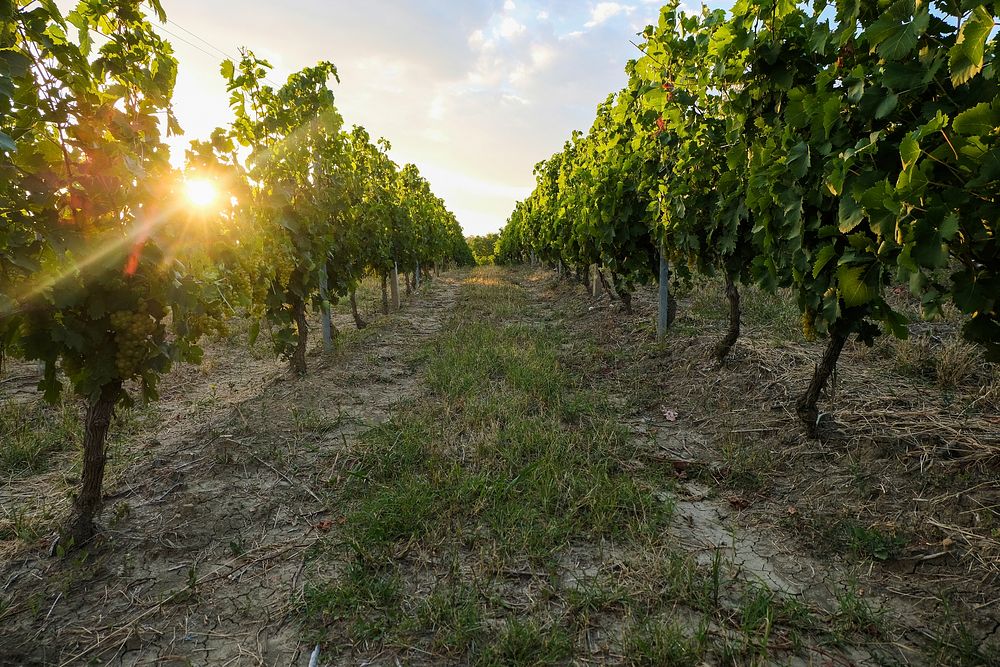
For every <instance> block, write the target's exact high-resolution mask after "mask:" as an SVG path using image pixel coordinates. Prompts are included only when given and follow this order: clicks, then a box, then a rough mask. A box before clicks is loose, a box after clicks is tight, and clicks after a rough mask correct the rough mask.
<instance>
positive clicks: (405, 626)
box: [301, 268, 875, 665]
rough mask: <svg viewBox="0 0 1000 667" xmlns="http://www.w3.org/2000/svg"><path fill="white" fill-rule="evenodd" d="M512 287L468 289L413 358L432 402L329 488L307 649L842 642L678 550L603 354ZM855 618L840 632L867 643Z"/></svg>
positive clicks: (743, 458) (457, 655)
mask: <svg viewBox="0 0 1000 667" xmlns="http://www.w3.org/2000/svg"><path fill="white" fill-rule="evenodd" d="M505 275H506V274H504V272H503V270H500V269H495V268H485V269H482V268H481V269H478V270H476V271H475V272H474V273H473V274H472V275H471V277H470V278H469V279H468V280H467V281H466V282H465V283H464V284H463V285H462V287H461V290H460V294H459V299H458V303H457V306H456V308H455V312H454V315H453V317H452V319H450V320H449V321H448V322H446V323H445V324H444V326H443V327H442V329H441V331H440V332H439V333H438V334H437V335H436V336H435V337H434V338H432V339H431V340H430V341H429V342H428V343H427V344H425V345H424V346H423V347H422V348H421V349H420V350H419V351H417V352H416V353H415V356H414V360H413V361H414V364H415V365H416V366H417V367H418V368H420V370H421V372H422V374H423V382H424V385H425V391H424V392H423V393H422V394H421V395H420V396H419V398H414V399H409V400H406V401H404V402H402V403H400V404H397V406H396V407H395V408H394V411H393V414H392V416H391V418H390V419H389V420H388V421H387V422H385V423H383V424H381V425H378V426H376V427H374V428H372V429H370V430H369V431H368V432H366V433H365V434H363V435H362V436H361V438H360V439H359V440H358V441H356V442H353V443H349V445H348V447H349V450H348V451H347V452H342V453H340V454H338V460H341V461H342V465H347V467H348V470H347V474H346V481H342V482H341V483H339V484H338V485H337V486H336V487H331V488H330V489H329V490H328V491H329V495H330V497H331V500H332V502H333V503H335V505H334V506H333V507H331V511H336V512H337V513H338V514H342V515H343V516H344V517H345V520H344V522H343V525H342V526H338V528H337V530H336V531H335V533H331V535H330V537H329V538H327V539H328V543H327V545H326V547H325V548H324V549H318V550H317V551H316V552H315V556H316V562H314V564H313V567H310V572H311V574H310V575H308V576H309V582H310V583H309V584H308V586H307V587H306V590H305V594H304V598H303V601H302V612H303V614H304V616H305V617H306V618H305V620H306V627H307V628H309V629H310V632H311V633H312V634H311V637H310V640H318V641H320V642H321V643H324V644H325V645H326V646H328V647H335V646H340V647H344V646H353V647H354V648H355V651H358V652H361V653H363V654H365V655H367V654H368V653H367V652H370V651H384V650H390V651H395V652H397V654H398V655H399V656H400V660H401V662H406V661H407V659H408V658H409V657H413V656H416V657H419V658H420V660H421V661H427V660H430V661H431V662H434V661H435V660H436V661H439V662H457V663H461V664H471V665H550V664H566V663H567V662H569V661H571V660H572V659H574V658H579V657H584V656H588V657H589V656H593V653H592V651H593V646H592V645H591V644H590V642H591V639H590V637H591V635H592V633H593V632H594V631H595V629H599V630H600V634H601V635H602V636H603V637H604V640H603V641H604V642H605V644H604V647H603V648H602V649H601V650H602V651H604V653H603V654H599V655H604V656H605V657H610V656H612V655H614V656H622V657H623V659H624V661H625V662H626V663H627V664H633V665H661V664H663V665H697V664H701V663H703V662H708V663H709V664H714V663H715V662H718V661H723V662H726V663H727V664H764V663H766V662H767V661H768V660H772V659H775V658H776V657H778V658H783V657H786V656H787V655H788V651H789V650H795V649H797V648H799V647H800V646H802V645H804V644H805V643H807V642H811V641H817V638H821V639H822V640H823V641H825V640H826V639H825V638H827V637H829V636H832V635H833V634H834V627H833V621H832V617H831V616H823V615H822V614H818V615H817V613H814V610H811V609H810V608H807V607H806V606H805V605H804V604H802V603H799V602H797V601H795V600H793V599H790V598H788V597H787V596H784V595H781V594H779V593H777V592H774V591H772V590H770V589H768V588H767V587H765V586H763V585H762V584H757V583H753V582H748V581H747V580H746V574H745V573H743V572H741V569H740V568H739V567H738V566H736V565H735V564H734V563H733V562H732V561H731V560H729V558H730V557H729V556H727V555H726V553H725V552H724V551H721V550H716V551H714V552H713V553H712V554H709V558H708V559H707V560H702V561H699V559H698V557H696V556H695V555H693V554H688V553H685V552H683V551H682V550H680V549H678V548H677V547H676V546H675V544H674V540H675V539H676V538H675V537H674V536H672V535H671V532H670V527H671V522H672V510H673V503H674V500H673V498H672V496H671V495H670V494H664V493H663V492H662V490H663V489H664V488H667V489H669V488H671V483H670V481H669V480H668V477H669V475H668V474H667V473H665V472H664V470H663V469H662V466H659V465H654V464H651V462H650V461H643V460H642V459H643V457H644V456H646V454H644V453H643V452H644V451H645V450H644V449H643V448H642V447H640V446H639V445H636V444H635V443H634V442H633V440H632V436H631V434H630V433H629V432H628V431H627V430H626V429H625V428H624V427H622V426H621V425H620V424H619V423H618V417H619V415H620V413H621V410H620V408H618V407H615V404H614V403H613V402H612V401H611V400H610V399H611V398H613V397H606V396H605V395H604V394H603V393H602V392H601V391H599V390H597V389H595V388H594V384H593V378H592V377H591V376H592V371H593V367H594V365H595V364H600V363H601V356H600V354H599V352H600V350H596V348H595V350H596V351H591V352H589V353H588V351H587V349H586V347H584V349H583V352H582V353H581V350H580V345H577V344H576V341H574V340H572V339H570V338H569V333H568V332H567V331H566V330H565V329H563V328H562V326H561V325H559V324H553V323H552V322H558V321H561V320H562V318H561V317H560V318H559V319H557V320H546V319H545V314H543V313H540V312H537V311H536V310H534V309H535V308H537V306H535V305H534V304H533V303H532V302H531V301H530V300H529V299H528V298H527V297H528V293H527V290H525V289H524V288H523V287H521V286H519V285H517V284H514V283H513V282H511V281H509V280H507V279H505V278H504V276H505ZM765 305H766V304H765ZM762 308H763V306H762ZM301 420H302V422H303V425H304V426H305V427H312V425H313V424H314V419H313V418H312V416H311V415H307V414H303V415H302V416H301ZM723 449H724V451H723V455H724V457H725V459H726V463H727V466H726V467H727V475H728V477H729V480H730V482H732V483H733V484H734V485H735V486H738V487H740V488H742V489H745V490H746V491H748V492H758V491H761V490H762V489H764V488H766V486H767V485H768V483H769V475H770V472H769V471H770V470H771V468H770V467H769V457H770V454H769V453H767V452H766V451H764V450H763V449H761V448H759V447H757V446H756V443H755V442H753V441H751V440H749V439H747V440H736V439H734V440H732V441H731V442H727V443H726V445H725V447H723ZM344 461H346V462H347V463H346V464H344V463H343V462H344ZM667 472H669V471H667ZM338 477H339V478H341V479H344V478H345V476H338ZM605 547H606V548H607V553H605ZM574 554H576V555H580V554H583V555H584V556H583V557H584V560H585V564H581V565H580V566H579V571H574V569H573V567H572V566H570V565H568V563H569V562H570V561H572V560H574V556H573V555H574ZM331 571H333V572H338V574H335V575H333V576H331V575H329V572H331ZM324 572H325V573H327V574H325V575H324V574H322V573H324ZM847 602H850V601H849V600H848V601H847ZM847 602H845V607H844V609H843V610H842V613H841V614H840V615H838V616H837V627H836V630H837V631H838V632H843V633H846V634H850V633H852V632H853V633H861V634H864V635H866V636H868V635H867V633H868V629H869V626H870V624H868V623H866V622H865V619H864V617H863V616H862V614H863V612H864V611H865V608H864V607H863V606H859V605H854V606H850V605H849V604H847ZM874 613H875V612H874V611H873V612H872V614H874ZM821 617H822V618H825V619H826V620H827V621H828V623H827V625H826V626H824V623H823V621H822V620H820V618H821ZM776 644H777V645H779V646H780V647H781V648H775V645H776ZM789 647H792V648H791V649H789ZM356 657H358V656H352V659H353V658H356ZM616 659H618V658H616Z"/></svg>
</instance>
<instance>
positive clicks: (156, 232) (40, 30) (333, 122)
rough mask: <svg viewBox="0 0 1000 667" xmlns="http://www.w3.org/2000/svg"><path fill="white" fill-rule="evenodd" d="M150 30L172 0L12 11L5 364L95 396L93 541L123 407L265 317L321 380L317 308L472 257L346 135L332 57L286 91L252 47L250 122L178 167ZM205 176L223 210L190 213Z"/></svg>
mask: <svg viewBox="0 0 1000 667" xmlns="http://www.w3.org/2000/svg"><path fill="white" fill-rule="evenodd" d="M150 16H155V17H157V18H158V19H159V20H160V21H161V22H162V21H165V20H166V17H165V15H164V12H163V8H162V7H161V6H160V3H159V0H147V1H146V2H135V1H134V0H110V1H109V0H83V1H82V2H80V3H79V4H78V5H77V6H76V7H75V9H73V10H72V11H69V12H68V13H63V12H62V11H61V10H60V9H59V8H58V7H57V6H56V3H54V2H52V1H51V0H43V1H41V2H38V1H35V2H26V1H23V0H0V360H2V357H3V356H13V357H19V358H22V359H24V360H29V361H37V362H39V363H40V364H41V365H42V366H43V368H44V379H43V381H42V382H41V385H40V389H42V390H43V391H44V392H45V395H46V397H47V398H48V399H50V400H56V399H57V398H58V397H59V395H60V393H61V392H63V391H64V390H68V389H71V390H73V391H75V392H76V393H77V394H79V395H80V396H82V397H83V398H84V399H85V400H86V404H87V409H86V416H85V422H84V424H85V430H86V433H85V438H84V466H83V475H82V482H81V484H82V486H81V488H80V490H79V493H78V494H77V496H76V498H75V501H74V512H73V517H71V519H70V520H69V522H68V524H67V529H66V531H65V536H66V537H67V538H68V539H69V540H72V541H73V542H74V543H75V544H77V545H79V544H80V543H82V542H83V541H86V540H88V539H89V538H90V537H91V536H92V535H93V534H94V531H95V526H94V519H95V517H96V515H97V513H98V512H99V510H100V505H101V498H102V494H101V485H102V480H103V473H104V466H105V461H106V457H107V455H106V449H105V446H106V438H107V433H108V429H109V427H110V425H111V423H112V419H113V414H114V411H115V409H116V406H119V405H121V404H123V403H128V402H129V401H131V400H134V395H136V394H141V395H142V396H143V398H145V399H147V400H148V399H153V398H155V396H156V387H157V380H158V378H159V377H160V376H161V375H162V374H163V373H165V372H167V371H168V370H169V369H170V367H171V365H172V364H173V363H175V362H179V361H187V362H197V361H199V359H200V356H201V350H200V348H199V346H198V343H199V340H200V339H201V337H202V336H203V335H205V334H206V333H209V332H212V331H214V330H218V329H220V328H222V327H223V326H224V322H225V320H226V319H227V318H229V317H231V316H233V315H236V314H240V315H242V314H249V315H250V316H251V317H252V318H253V321H256V322H263V323H266V324H267V325H268V329H269V330H270V332H271V335H272V338H273V340H274V343H275V349H276V352H277V353H279V354H281V355H283V356H284V357H286V358H288V359H289V360H290V362H291V365H292V368H293V369H294V370H295V371H296V372H298V373H304V372H305V370H306V357H305V351H306V344H307V335H308V331H309V325H308V322H307V313H308V312H309V310H310V309H314V308H315V309H320V308H324V307H329V303H330V301H331V300H335V299H337V298H341V297H346V296H347V295H351V296H352V297H353V290H354V289H355V287H356V286H357V284H358V283H359V281H360V280H361V279H362V278H363V277H364V276H365V275H369V274H371V273H375V274H378V275H381V276H383V284H384V280H385V278H384V277H385V276H386V275H387V274H389V273H390V271H396V270H414V269H418V267H419V266H420V264H421V263H423V265H424V266H430V265H440V264H441V263H444V262H465V263H468V262H471V261H472V259H471V253H470V251H469V249H468V246H467V245H466V243H465V240H464V239H463V237H462V232H461V228H460V227H459V225H458V223H457V221H456V219H455V217H454V216H453V215H452V214H451V213H450V212H449V211H448V210H447V209H446V208H445V206H444V203H443V202H442V201H441V200H440V199H439V198H437V197H436V196H435V195H434V194H433V193H432V191H431V189H430V187H429V185H428V183H427V181H426V180H424V179H423V178H422V177H421V175H420V173H419V171H418V170H417V168H416V167H414V166H412V165H407V166H405V167H403V168H399V167H398V166H397V165H396V164H394V163H393V162H392V160H391V159H390V157H389V155H388V150H389V144H388V143H387V142H385V141H378V142H373V141H372V140H371V138H370V137H369V135H368V134H367V133H366V132H365V130H363V129H362V128H360V127H354V128H353V129H351V128H346V127H345V125H344V120H343V118H342V117H341V115H340V114H339V113H338V111H337V108H336V106H335V104H334V95H333V92H332V91H331V89H330V87H329V85H328V84H329V81H330V80H331V79H336V77H337V71H336V69H335V67H334V66H333V65H332V64H330V63H320V64H318V65H316V66H315V67H309V68H306V69H303V70H302V71H300V72H297V73H295V74H293V75H291V76H290V77H289V78H288V80H287V82H286V83H285V84H284V85H280V86H276V85H272V84H270V83H269V82H268V81H267V76H268V73H269V71H270V66H269V65H268V63H267V62H265V61H263V60H261V59H259V58H257V57H255V56H254V55H253V54H252V53H251V52H248V51H243V52H241V56H242V57H241V59H240V60H239V62H232V61H226V62H224V63H223V64H222V68H221V73H222V77H223V79H224V83H225V85H226V86H227V89H228V91H229V95H230V105H231V109H232V114H233V115H232V121H231V123H230V124H229V125H228V126H227V127H223V128H219V129H217V130H216V131H215V132H214V133H213V134H212V136H211V138H210V139H209V140H207V141H196V142H192V143H191V148H190V149H189V151H188V152H187V156H186V158H187V167H186V169H185V170H184V171H183V172H180V171H178V170H177V169H175V168H174V167H172V166H171V162H170V154H169V150H168V147H167V145H166V144H165V143H164V139H165V137H166V136H167V135H169V134H178V133H180V131H181V130H180V127H178V124H177V121H176V119H175V117H174V114H173V112H172V109H171V98H172V94H173V89H174V84H175V78H176V74H177V61H176V59H175V58H174V56H173V54H172V49H171V46H170V44H169V43H168V42H166V41H165V40H164V39H163V38H161V37H160V35H159V34H158V33H157V30H156V29H155V26H154V25H153V23H152V22H151V20H150V18H149V17H150ZM193 178H197V179H201V180H202V181H204V182H208V183H212V184H214V190H215V191H217V192H218V193H220V196H219V197H218V204H217V205H216V206H215V207H213V208H206V209H194V208H192V207H191V206H190V205H187V204H186V203H185V202H184V198H183V196H182V194H181V193H182V191H183V188H184V183H185V180H186V179H193ZM253 329H254V334H253V335H256V333H257V332H259V330H260V326H259V325H255V327H253ZM64 544H65V543H64Z"/></svg>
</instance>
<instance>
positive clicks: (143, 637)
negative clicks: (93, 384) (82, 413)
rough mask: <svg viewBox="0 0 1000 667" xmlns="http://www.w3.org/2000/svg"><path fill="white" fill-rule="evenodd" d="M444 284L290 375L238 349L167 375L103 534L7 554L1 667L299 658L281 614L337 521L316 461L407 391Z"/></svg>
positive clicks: (452, 283) (444, 302)
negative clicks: (156, 415)
mask: <svg viewBox="0 0 1000 667" xmlns="http://www.w3.org/2000/svg"><path fill="white" fill-rule="evenodd" d="M456 290H457V283H456V280H455V278H450V277H447V276H445V277H442V278H440V279H438V280H436V281H435V282H434V283H433V285H432V286H430V287H429V288H427V289H426V291H425V292H424V293H423V294H422V295H420V296H419V297H417V298H415V299H414V300H413V301H412V302H411V303H410V304H409V305H407V306H406V307H405V308H404V310H403V311H402V312H401V313H400V314H398V315H394V316H392V317H388V318H382V319H380V320H378V321H376V322H373V323H372V325H371V326H370V327H369V328H368V329H365V330H364V331H362V332H358V333H351V334H349V335H348V342H347V343H346V344H345V346H344V347H343V349H342V350H340V351H339V352H338V353H336V354H335V355H332V356H325V355H321V354H319V353H317V352H315V351H314V353H313V354H312V355H311V356H310V359H309V363H310V373H309V375H308V376H307V377H306V378H305V379H302V380H293V379H290V378H288V377H287V376H286V374H285V372H284V370H283V369H282V368H281V367H279V366H277V365H276V364H273V363H271V362H263V363H261V362H254V361H253V360H252V359H250V360H247V359H242V360H238V361H234V360H221V361H219V362H218V363H217V364H216V366H215V368H212V369H210V372H209V373H207V374H205V373H199V372H197V371H190V370H189V371H184V372H183V373H187V375H182V376H180V377H174V378H172V379H171V381H169V382H168V383H167V385H166V391H165V392H164V393H165V396H164V402H163V407H162V409H161V415H162V417H161V419H160V425H159V429H158V431H157V432H156V433H155V434H151V435H152V436H153V437H151V438H150V446H149V448H148V450H147V452H146V456H144V457H143V460H142V461H140V462H138V463H137V464H135V465H134V466H133V467H132V468H131V469H130V470H129V471H128V473H127V475H125V476H124V477H125V481H124V483H123V485H122V486H121V487H120V488H111V489H108V494H109V498H108V503H107V506H106V507H107V509H106V510H105V513H104V516H103V521H104V523H105V524H106V525H107V526H108V530H107V532H106V539H105V540H104V541H103V542H102V543H100V544H98V545H95V546H94V547H92V548H91V549H90V550H89V552H88V553H87V554H86V555H85V557H83V556H81V557H79V558H72V559H68V560H65V561H64V560H59V559H50V558H48V557H46V556H45V555H44V554H43V553H39V552H38V551H34V552H29V553H26V554H22V555H21V556H20V557H19V558H18V560H16V561H15V562H13V563H9V564H8V565H7V567H5V568H4V570H3V571H2V574H0V587H2V588H3V591H4V594H5V596H8V597H9V600H10V602H9V604H8V606H7V608H6V609H4V608H2V607H0V664H4V665H35V664H38V665H41V664H44V665H75V664H86V663H88V661H90V660H95V659H100V660H101V662H102V664H110V665H150V664H157V665H189V664H191V665H208V664H211V665H287V664H298V662H302V661H304V660H306V659H307V658H302V660H299V658H300V654H301V652H302V651H303V650H305V649H304V648H303V647H302V646H300V644H299V642H300V637H301V635H300V629H299V627H298V626H297V625H296V623H295V622H294V621H293V620H291V619H292V616H291V615H290V614H289V612H290V611H292V608H291V605H292V601H293V600H294V599H296V595H295V592H296V590H297V589H298V588H300V586H301V581H300V577H301V573H302V569H303V566H304V559H305V558H307V557H308V556H309V550H310V548H311V547H313V545H314V544H315V543H316V541H317V539H318V537H319V536H320V535H322V534H323V532H324V529H327V528H328V526H329V524H330V522H331V521H333V520H335V518H336V517H331V516H328V515H327V514H326V510H325V507H326V504H325V502H324V498H323V496H324V494H325V491H324V489H325V488H326V487H327V484H328V481H329V477H330V471H329V470H327V469H324V466H323V465H321V462H322V461H329V459H330V456H331V455H332V453H334V452H336V450H338V449H339V448H340V447H342V446H343V443H345V442H347V440H349V439H351V438H353V437H354V436H355V435H356V434H357V433H358V431H359V430H362V429H366V428H368V427H370V426H371V425H372V424H375V423H378V422H380V421H382V420H384V419H385V418H386V417H387V416H388V414H389V413H390V411H391V409H392V406H393V404H395V403H396V402H397V401H399V400H401V399H404V398H406V397H408V396H411V395H413V394H414V392H416V391H418V387H419V384H418V381H417V379H416V378H415V377H414V373H413V369H412V368H411V367H410V366H409V365H408V364H409V362H408V359H409V357H410V353H411V351H412V350H413V349H414V347H415V346H418V345H420V344H422V342H423V341H425V340H426V339H427V338H428V337H429V336H431V335H432V334H434V333H435V332H436V331H438V330H439V328H440V327H441V325H442V322H443V321H444V319H445V317H446V316H447V314H448V313H449V311H450V309H451V308H452V306H453V303H454V300H455V294H456ZM340 324H341V325H342V329H344V330H345V331H349V329H348V324H347V321H346V320H344V321H342V322H341V323H340ZM350 326H353V325H350ZM227 385H228V388H229V390H228V391H226V389H225V388H226V386H227ZM206 396H208V397H209V398H210V399H211V400H204V399H205V397H206ZM220 396H221V397H222V398H219V397H220ZM192 397H195V398H194V400H192ZM199 399H201V400H199ZM194 404H198V405H201V406H202V407H203V408H204V409H203V410H202V412H201V413H200V414H199V415H193V414H192V410H193V409H194ZM297 661H298V662H297ZM303 664H304V663H303Z"/></svg>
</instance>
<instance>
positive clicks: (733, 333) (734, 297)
mask: <svg viewBox="0 0 1000 667" xmlns="http://www.w3.org/2000/svg"><path fill="white" fill-rule="evenodd" d="M726 300H728V301H729V329H728V330H727V331H726V335H725V337H724V338H723V339H722V340H720V341H719V342H718V343H716V345H715V350H714V353H715V358H716V359H717V360H718V361H719V363H722V362H723V361H725V359H726V357H728V356H729V352H730V351H731V350H732V349H733V345H736V341H737V340H739V338H740V316H741V312H740V290H739V289H738V288H737V287H736V281H735V280H733V277H732V276H731V275H729V274H728V273H727V274H726Z"/></svg>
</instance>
